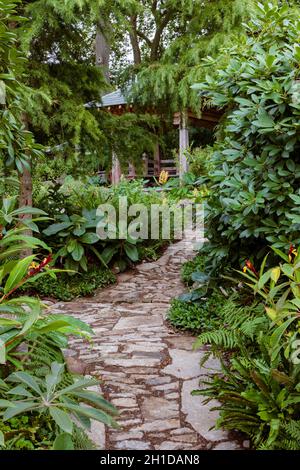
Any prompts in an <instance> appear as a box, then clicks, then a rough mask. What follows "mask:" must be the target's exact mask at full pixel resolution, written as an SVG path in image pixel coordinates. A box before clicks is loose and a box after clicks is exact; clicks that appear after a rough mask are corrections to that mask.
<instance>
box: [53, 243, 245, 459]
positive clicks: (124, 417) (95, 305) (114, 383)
mask: <svg viewBox="0 0 300 470" xmlns="http://www.w3.org/2000/svg"><path fill="white" fill-rule="evenodd" d="M190 238H191V237H190V236H187V237H186V238H185V239H184V240H182V241H180V242H178V243H176V244H173V245H171V246H170V247H169V248H168V249H167V250H166V252H165V254H164V255H163V256H162V257H161V258H160V259H159V260H158V261H156V262H152V263H142V264H140V265H139V266H137V268H136V270H135V271H134V272H130V273H125V274H121V275H119V276H118V282H117V284H116V285H114V286H111V287H108V288H106V289H104V290H100V291H98V292H97V294H96V295H95V296H94V297H92V298H84V299H78V300H76V301H74V302H68V303H57V304H54V305H52V306H51V311H53V312H65V313H68V314H72V315H74V316H75V317H77V318H80V319H81V320H84V321H86V322H87V323H89V324H90V325H91V326H92V327H93V329H94V332H95V337H94V340H93V343H92V344H89V343H87V342H86V341H84V340H83V339H79V338H76V339H73V340H72V341H71V344H70V349H69V350H68V351H67V361H68V363H69V366H70V367H71V368H72V370H74V371H75V372H77V373H81V374H83V373H84V374H89V375H93V376H96V377H97V378H100V379H101V380H102V392H103V394H104V395H105V397H106V398H107V399H108V400H109V401H110V402H112V403H114V404H115V406H116V407H117V408H118V409H119V411H120V416H119V419H118V422H119V424H120V426H121V427H120V429H111V428H105V427H104V426H103V425H102V424H99V423H94V425H93V429H92V436H93V438H94V440H95V441H96V442H97V445H98V446H99V448H104V449H108V450H112V449H119V450H125V449H126V450H134V449H141V450H147V449H149V450H150V449H152V450H197V449H200V450H205V449H216V450H218V449H220V450H224V449H228V450H232V449H241V448H247V447H248V446H249V442H248V441H243V439H242V438H241V437H240V436H239V435H237V434H228V432H226V431H223V430H215V429H211V428H212V427H213V426H214V424H215V422H216V419H217V416H218V414H217V412H216V411H210V408H211V406H212V405H213V404H208V405H207V404H204V398H203V397H200V396H192V395H191V393H190V392H191V391H192V390H194V389H195V388H198V385H199V381H200V382H202V381H203V379H205V376H206V375H207V373H208V371H209V370H210V369H213V370H218V368H219V363H218V361H217V360H215V359H210V360H209V362H208V363H207V364H206V366H205V367H201V368H200V365H199V362H200V360H201V357H203V355H204V350H200V351H199V350H198V351H194V350H193V348H192V346H193V342H194V338H193V337H191V336H188V335H184V334H182V333H181V332H177V331H174V329H173V328H172V327H171V326H170V325H169V324H168V323H167V322H166V315H167V312H168V308H169V304H170V301H171V299H172V298H174V297H176V296H178V295H179V294H180V293H182V292H183V290H184V286H183V284H182V282H181V280H180V268H181V265H182V263H183V262H184V261H186V260H187V259H190V258H192V256H193V243H192V241H191V239H190Z"/></svg>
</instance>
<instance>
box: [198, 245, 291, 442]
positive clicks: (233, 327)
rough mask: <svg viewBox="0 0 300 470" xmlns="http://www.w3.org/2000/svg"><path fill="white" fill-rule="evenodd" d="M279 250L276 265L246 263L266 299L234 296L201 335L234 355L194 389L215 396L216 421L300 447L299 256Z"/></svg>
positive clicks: (252, 283)
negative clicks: (213, 326) (251, 300)
mask: <svg viewBox="0 0 300 470" xmlns="http://www.w3.org/2000/svg"><path fill="white" fill-rule="evenodd" d="M276 252H277V254H278V255H279V256H280V257H281V260H282V261H281V263H280V264H279V265H278V266H275V267H273V268H270V269H267V270H266V269H265V266H266V259H265V260H264V262H263V263H262V266H261V268H260V271H259V272H257V271H256V270H255V268H254V266H253V265H252V264H249V263H248V268H247V271H246V272H244V274H243V275H244V277H245V279H246V284H247V285H248V286H249V287H251V288H252V289H253V292H254V293H255V294H256V295H257V296H259V297H261V298H262V299H263V303H258V304H257V302H256V303H255V304H253V305H251V304H249V305H248V306H245V305H243V304H242V302H241V297H240V298H237V297H235V298H232V299H230V300H229V301H228V303H227V305H225V307H224V309H222V311H221V315H220V319H219V320H220V321H219V324H218V325H217V327H216V329H215V331H211V332H204V333H202V334H201V335H200V337H199V338H198V341H197V343H196V345H197V346H198V347H200V346H202V345H203V344H207V343H209V344H211V347H212V349H211V352H214V354H217V355H220V354H221V356H222V353H223V351H224V349H225V350H228V351H230V353H231V354H230V357H229V359H228V360H227V361H225V362H223V371H222V375H220V374H217V375H215V376H214V377H212V378H211V380H210V382H208V383H207V384H206V385H207V387H206V388H205V389H202V390H201V391H198V392H195V393H200V394H202V395H207V396H208V397H210V398H212V397H213V398H217V399H218V400H219V401H220V403H221V404H220V406H219V407H218V408H219V409H220V411H221V414H220V418H219V421H218V425H219V426H221V427H225V428H227V429H238V430H240V431H243V432H245V433H247V434H248V435H249V436H250V437H251V439H252V442H253V444H254V445H255V446H256V447H258V448H260V449H290V450H299V440H298V436H299V433H298V432H299V423H300V407H299V402H300V395H299V392H300V390H299V373H300V365H299V313H298V312H299V306H300V300H299V299H300V290H299V279H300V272H299V260H300V256H299V254H298V253H297V252H296V250H293V252H292V251H290V254H289V255H287V254H285V253H282V252H280V251H278V250H277V249H276ZM263 304H264V308H263Z"/></svg>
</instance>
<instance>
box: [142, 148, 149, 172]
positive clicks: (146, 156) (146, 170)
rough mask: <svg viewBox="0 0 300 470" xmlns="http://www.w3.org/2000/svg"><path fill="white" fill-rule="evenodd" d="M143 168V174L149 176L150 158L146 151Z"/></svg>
mask: <svg viewBox="0 0 300 470" xmlns="http://www.w3.org/2000/svg"><path fill="white" fill-rule="evenodd" d="M143 170H144V174H143V176H146V177H147V176H148V174H149V158H148V155H147V154H146V153H143Z"/></svg>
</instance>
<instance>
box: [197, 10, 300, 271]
mask: <svg viewBox="0 0 300 470" xmlns="http://www.w3.org/2000/svg"><path fill="white" fill-rule="evenodd" d="M275 3H277V2H275ZM299 38H300V21H299V11H298V10H297V9H296V10H294V9H293V8H291V7H288V6H287V5H285V6H283V7H279V6H278V5H277V4H276V5H274V6H272V4H266V5H265V6H264V7H263V6H262V5H261V6H258V7H257V15H256V16H254V17H253V19H252V21H251V22H250V23H249V24H248V26H247V38H246V39H245V40H241V42H240V44H238V45H234V46H233V47H232V48H230V49H225V50H224V51H223V55H222V60H221V62H220V61H219V59H211V58H208V59H207V61H206V65H207V66H208V75H207V80H206V82H205V83H201V84H199V85H197V86H196V87H195V88H197V89H200V90H201V93H202V94H203V95H204V96H205V97H206V99H207V98H208V99H209V103H210V105H214V106H217V107H220V108H223V107H224V108H226V109H227V113H226V117H225V119H224V123H223V127H222V133H221V139H220V141H219V143H218V144H217V146H216V149H215V153H214V156H213V160H214V164H215V170H214V171H213V172H212V173H211V183H212V186H211V196H210V198H209V200H208V207H207V222H206V224H207V227H208V230H207V237H208V238H209V240H210V244H209V247H208V252H209V255H210V261H211V265H212V267H213V268H215V269H222V268H224V266H226V265H227V263H230V264H234V263H237V262H238V261H241V260H242V259H245V258H246V257H248V256H249V255H250V254H252V253H253V254H255V256H261V255H262V253H263V251H265V249H266V247H267V245H269V244H271V245H273V246H276V247H280V248H284V249H285V250H286V249H288V247H289V245H290V243H292V242H293V243H295V244H298V243H299V241H300V232H299V221H300V219H299V201H300V198H299V177H300V166H299V165H300V164H299V156H298V155H299V148H300V139H299V113H300V98H299V97H300V91H299V60H300V48H299V46H298V43H299Z"/></svg>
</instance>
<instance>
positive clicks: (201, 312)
mask: <svg viewBox="0 0 300 470" xmlns="http://www.w3.org/2000/svg"><path fill="white" fill-rule="evenodd" d="M224 303H225V297H224V295H222V294H221V293H220V292H218V291H215V292H213V293H212V294H211V295H209V297H208V298H207V299H205V298H202V299H201V300H200V301H199V302H185V301H183V300H180V299H175V300H173V301H172V304H171V308H170V310H169V313H168V320H169V322H170V323H171V324H172V325H173V326H175V327H176V328H181V329H183V330H191V331H193V332H194V333H199V332H200V331H203V330H204V331H209V330H211V329H214V328H215V327H216V326H219V324H220V312H222V310H223V306H224Z"/></svg>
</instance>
